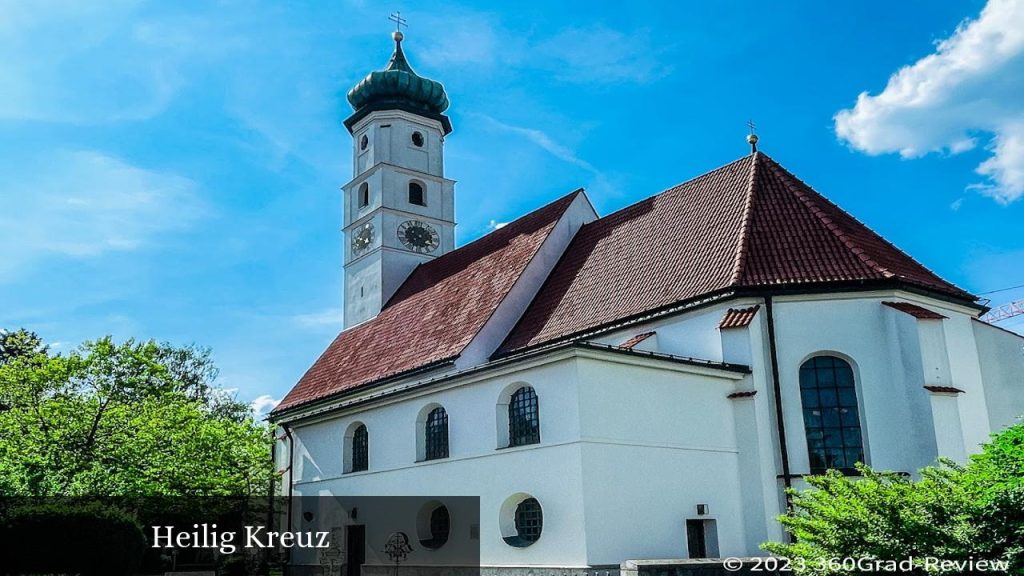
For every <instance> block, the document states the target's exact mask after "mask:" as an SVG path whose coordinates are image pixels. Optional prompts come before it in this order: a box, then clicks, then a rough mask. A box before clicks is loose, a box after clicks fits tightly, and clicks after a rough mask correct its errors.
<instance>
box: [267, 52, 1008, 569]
mask: <svg viewBox="0 0 1024 576" xmlns="http://www.w3.org/2000/svg"><path fill="white" fill-rule="evenodd" d="M394 40H395V49H394V54H393V56H392V57H391V60H390V61H389V62H388V64H387V66H386V68H385V69H384V70H380V71H374V72H371V73H370V74H369V75H368V76H366V78H365V79H363V80H362V81H361V82H359V83H358V84H357V85H356V86H355V87H354V88H352V90H351V91H350V92H349V93H348V101H349V103H350V104H351V105H352V108H353V113H352V115H351V116H350V117H349V118H348V119H347V120H346V121H345V127H346V128H347V129H348V131H349V132H350V133H351V134H352V142H353V151H352V165H353V178H352V180H351V181H350V182H349V183H347V184H345V185H344V187H343V196H342V201H343V202H344V223H343V224H344V237H345V243H344V246H345V248H344V282H345V284H344V330H343V331H342V332H341V333H340V334H339V335H338V336H337V338H336V339H335V340H334V341H333V342H332V343H331V344H330V346H329V347H328V348H327V349H326V351H324V352H323V354H322V355H321V356H320V357H319V359H318V360H317V361H316V362H315V363H314V364H313V366H312V367H310V368H309V370H308V371H307V372H306V373H305V375H304V376H302V378H301V379H300V380H299V382H298V383H297V384H295V386H294V387H293V388H292V390H291V391H290V392H289V393H288V395H287V396H286V397H285V398H284V399H283V401H282V402H281V403H280V405H278V406H277V408H276V409H275V410H274V411H273V413H272V415H271V419H272V420H273V421H274V422H275V423H276V424H278V425H279V426H280V427H281V428H280V429H281V430H282V431H283V432H282V433H281V435H280V440H279V442H278V446H277V448H276V459H277V465H278V468H279V470H281V471H282V477H283V478H284V484H285V486H284V489H283V490H284V493H285V494H287V495H289V496H291V495H296V496H300V495H301V496H316V495H344V496H431V497H435V498H436V499H434V500H431V501H430V503H429V506H428V507H429V509H424V510H423V511H421V512H422V513H421V519H420V521H419V522H418V523H417V530H418V531H419V540H417V539H416V538H413V539H412V542H413V548H414V549H415V548H418V550H416V551H414V553H413V554H414V556H412V557H411V560H410V562H411V564H412V565H429V564H432V563H433V562H432V561H431V559H430V558H431V554H437V553H440V552H441V551H443V549H444V546H443V542H444V540H445V539H446V538H447V535H448V533H449V532H452V533H455V532H457V533H459V534H462V533H466V534H471V535H472V538H474V539H475V540H478V541H479V548H480V562H481V564H482V566H483V567H484V570H485V573H487V574H503V573H508V574H513V573H514V574H524V575H525V574H528V573H530V571H532V570H538V571H537V572H536V573H537V574H547V573H548V572H549V571H550V572H551V573H558V574H563V575H564V574H573V575H576V574H579V575H583V574H586V573H588V572H592V573H595V574H597V573H599V572H604V573H606V574H608V573H610V574H615V573H618V572H619V570H620V566H623V565H624V564H623V563H626V562H628V561H631V560H644V559H700V558H719V557H730V556H735V557H750V556H761V555H764V552H763V551H762V550H761V549H760V547H759V545H760V544H761V543H762V542H765V541H768V540H781V539H783V538H784V537H785V535H784V533H783V530H782V528H781V526H780V524H779V523H778V522H777V520H776V517H777V516H778V515H779V514H781V513H783V512H784V510H785V507H786V498H785V490H786V489H787V488H790V487H792V488H798V489H799V488H803V487H805V486H806V484H805V482H804V481H803V478H804V477H805V476H808V475H813V474H820V473H822V472H824V471H825V470H829V469H835V470H840V471H842V472H843V473H846V474H851V475H855V474H856V473H857V471H856V469H855V467H854V465H855V463H858V462H863V463H866V464H868V465H870V466H872V467H875V468H878V469H883V470H893V471H898V472H904V473H907V474H911V475H913V474H915V471H917V470H919V469H920V468H922V467H924V466H928V465H930V464H933V463H934V462H935V461H936V459H937V458H938V457H948V458H952V459H953V460H958V461H964V460H965V459H966V458H967V457H968V455H969V454H971V453H972V452H975V451H977V450H978V446H979V444H981V443H983V442H985V441H986V440H987V439H988V437H989V434H990V433H992V432H994V431H998V430H999V429H1001V428H1003V427H1005V426H1007V425H1009V424H1011V423H1012V422H1014V420H1015V419H1016V418H1017V417H1019V416H1021V415H1022V414H1024V354H1022V346H1024V338H1021V337H1020V336H1018V335H1016V334H1013V333H1011V332H1008V331H1005V330H1002V329H1000V328H998V327H995V326H993V325H990V324H986V323H984V322H982V321H981V320H979V316H980V315H981V314H982V313H983V312H984V311H985V310H986V309H985V307H984V306H983V305H981V304H980V303H979V301H978V298H977V297H976V296H974V295H972V294H970V293H969V292H967V291H965V290H963V289H962V288H959V287H957V286H955V285H954V284H952V283H950V282H948V281H946V280H944V279H942V278H940V277H939V276H937V275H936V274H934V273H933V272H931V271H930V270H929V269H928V268H927V267H926V266H925V265H923V264H922V263H920V262H918V261H916V260H915V259H914V258H912V257H911V256H909V255H908V254H906V253H904V252H902V251H901V250H900V249H899V248H897V247H896V246H894V245H893V244H891V243H889V242H888V241H886V240H885V239H884V238H882V237H881V236H879V235H878V234H876V233H875V232H873V231H872V230H870V229H869V228H868V227H867V226H865V225H864V224H863V223H861V222H860V221H858V220H857V219H856V218H855V217H853V216H851V215H850V214H848V213H846V212H845V211H843V210H842V209H841V208H840V207H838V206H837V205H835V204H833V203H832V202H830V201H829V200H828V199H826V198H825V197H824V196H823V195H821V194H820V193H819V192H817V191H815V190H814V189H813V188H812V187H811V186H810V185H809V184H807V183H805V182H803V181H801V180H800V179H799V178H798V177H796V176H795V175H793V174H792V173H790V172H789V171H788V170H786V168H784V167H783V166H781V165H780V164H779V163H778V162H776V161H775V160H773V159H772V158H771V157H769V156H768V155H766V154H764V153H762V152H760V151H757V147H756V137H752V138H751V145H752V148H753V151H752V153H750V154H749V155H746V156H743V157H741V158H738V159H735V160H732V161H731V162H728V163H725V164H724V165H722V166H720V167H718V168H715V169H713V170H711V171H709V172H705V173H703V174H700V175H696V174H698V173H699V172H700V171H699V170H695V171H694V173H692V174H680V175H679V177H680V179H683V178H689V179H688V180H686V181H684V182H682V183H681V184H679V185H677V186H674V187H672V188H670V189H668V190H665V191H663V192H660V193H657V194H654V195H652V196H650V197H649V198H647V199H645V200H642V201H640V202H637V203H636V204H633V205H631V206H628V207H626V208H623V209H621V210H619V211H617V212H614V213H611V214H607V215H600V214H598V213H597V212H596V210H595V209H594V207H593V205H592V204H591V201H590V199H589V198H588V196H587V193H586V192H585V191H583V190H576V191H574V192H572V193H569V194H567V195H565V196H563V197H561V198H559V199H557V200H555V201H554V202H552V203H550V204H548V205H546V206H539V207H537V208H536V209H535V210H534V211H532V212H530V213H528V214H525V215H523V216H522V217H520V218H519V219H517V220H515V221H512V222H510V223H509V224H508V225H506V226H504V227H502V228H500V229H497V230H494V231H492V232H490V233H489V234H487V235H485V236H483V237H481V238H478V239H477V240H474V241H472V242H470V243H468V244H465V245H463V246H460V247H456V246H455V185H454V182H453V180H450V179H449V178H447V177H446V175H445V169H444V145H445V139H446V138H447V137H448V136H449V135H450V133H451V132H452V125H451V122H450V120H449V118H448V117H447V116H446V115H445V111H446V110H447V108H448V105H449V102H448V97H447V95H446V93H445V90H444V87H443V86H442V84H440V83H439V82H437V81H434V80H430V79H427V78H424V77H422V76H419V75H418V74H416V72H414V71H413V69H412V67H411V66H410V64H409V62H408V60H407V59H406V56H405V53H404V52H403V48H402V40H403V36H402V33H401V32H396V33H395V34H394ZM723 160H724V159H723ZM652 192H653V191H652ZM446 496H448V497H457V496H475V497H479V506H480V510H479V518H478V519H473V520H472V521H471V522H470V520H468V519H467V518H466V517H462V518H460V514H459V513H458V511H457V510H454V509H449V507H447V506H446V505H445V501H444V498H445V497H446ZM300 521H301V519H300ZM357 525H358V522H357V521H354V522H353V524H352V526H349V527H348V530H349V538H348V539H347V546H348V547H349V550H348V554H349V558H350V560H349V562H348V567H347V568H346V570H347V571H346V574H348V575H350V576H356V575H358V574H360V569H361V568H362V567H361V566H360V565H359V562H361V560H357V559H359V558H363V557H364V555H363V554H362V550H360V548H366V549H374V550H376V549H379V548H381V547H382V546H384V543H383V542H375V541H371V540H372V539H371V540H367V539H366V538H365V536H362V535H360V534H361V532H360V529H359V528H358V527H357ZM439 542H440V543H442V545H440V546H437V547H431V545H429V544H428V543H435V544H436V543H439ZM418 543H423V545H420V546H417V544H418ZM367 568H368V567H367ZM549 569H550V570H549Z"/></svg>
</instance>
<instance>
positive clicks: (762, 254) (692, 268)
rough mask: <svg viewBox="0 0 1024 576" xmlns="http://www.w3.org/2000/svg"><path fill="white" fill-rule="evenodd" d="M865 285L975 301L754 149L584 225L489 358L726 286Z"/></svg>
mask: <svg viewBox="0 0 1024 576" xmlns="http://www.w3.org/2000/svg"><path fill="white" fill-rule="evenodd" d="M865 281H866V282H878V283H882V282H892V283H902V284H909V285H913V286H916V287H919V288H923V289H925V290H930V291H933V292H938V293H941V294H945V295H947V296H950V297H953V298H956V299H960V300H964V301H966V302H970V301H973V300H974V297H973V296H971V295H970V294H968V293H967V292H965V291H963V290H961V289H960V288H957V287H956V286H954V285H952V284H950V283H948V282H946V281H944V280H942V279H941V278H939V277H938V276H936V275H935V274H933V273H932V272H931V271H929V270H928V269H926V268H925V267H924V266H922V265H920V264H919V263H917V262H916V261H915V260H913V259H912V258H911V257H910V256H908V255H906V254H905V253H903V252H901V251H900V250H899V249H898V248H896V247H895V246H893V245H892V244H890V243H889V242H888V241H886V240H885V239H883V238H882V237H881V236H879V235H878V234H876V233H874V232H873V231H871V230H870V229H869V228H868V227H867V226H865V225H864V224H862V223H861V222H859V221H858V220H856V219H855V218H853V217H852V216H850V215H849V214H847V213H846V212H844V211H843V210H842V209H840V208H839V207H838V206H836V205H835V204H833V203H831V202H829V201H828V200H826V199H825V198H824V197H822V196H821V195H820V194H818V193H817V192H815V191H814V190H812V189H811V188H810V187H809V186H807V185H806V184H804V183H803V182H802V181H800V180H799V179H798V178H796V177H795V176H793V175H792V174H790V173H789V172H788V171H786V170H785V169H784V168H782V167H781V166H780V165H779V164H778V163H776V162H775V161H774V160H772V159H771V158H769V157H768V156H766V155H764V154H763V153H754V154H751V155H750V156H746V157H744V158H740V159H739V160H736V161H734V162H731V163H729V164H726V165H725V166H722V167H721V168H718V169H716V170H713V171H711V172H708V173H707V174H704V175H702V176H699V177H697V178H695V179H693V180H690V181H688V182H684V183H683V184H680V185H678V186H675V187H673V188H670V189H669V190H667V191H665V192H663V193H661V194H659V195H657V196H654V197H651V198H648V199H646V200H643V201H641V202H638V203H636V204H633V205H632V206H628V207H626V208H624V209H622V210H619V211H618V212H615V213H613V214H610V215H608V216H606V217H604V218H601V219H600V220H597V221H594V222H591V223H589V224H587V225H585V226H583V228H581V229H580V231H579V232H578V233H577V235H576V237H575V238H574V240H573V242H572V243H571V244H570V246H569V248H568V249H567V250H566V253H565V254H564V256H563V257H562V260H561V261H560V262H559V264H558V265H557V266H556V267H555V269H554V270H553V271H552V273H551V275H550V276H549V277H548V280H547V282H546V284H545V286H544V287H543V288H542V289H541V291H540V293H539V294H538V295H537V298H535V299H534V301H533V303H532V304H531V305H530V307H529V308H528V309H527V311H526V312H525V313H524V314H523V317H522V319H521V320H520V322H519V324H518V325H517V326H516V328H515V329H514V330H513V331H512V333H511V334H510V335H509V337H508V338H507V339H506V341H505V343H504V344H503V345H502V347H501V348H500V349H499V351H498V354H499V355H501V354H507V353H510V352H512V351H514V350H517V349H520V348H524V347H530V346H535V345H540V344H543V343H546V342H550V341H554V340H558V339H561V338H571V337H574V335H577V334H581V333H584V332H586V331H588V330H592V329H594V328H596V327H598V326H602V325H606V324H609V323H612V322H616V321H618V320H621V319H624V318H628V317H631V316H636V315H640V314H644V313H646V312H649V311H652V310H655V309H658V308H663V307H666V306H670V305H673V304H677V303H680V302H684V301H689V300H693V299H696V298H698V297H704V296H707V295H710V294H714V293H718V292H723V291H727V290H732V289H743V288H747V289H764V288H769V289H770V288H780V287H795V286H815V287H827V286H830V285H831V286H834V285H836V284H848V283H853V282H865Z"/></svg>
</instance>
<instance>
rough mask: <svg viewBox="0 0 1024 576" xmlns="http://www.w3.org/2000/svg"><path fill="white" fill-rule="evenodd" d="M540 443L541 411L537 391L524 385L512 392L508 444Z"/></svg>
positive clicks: (509, 405)
mask: <svg viewBox="0 0 1024 576" xmlns="http://www.w3.org/2000/svg"><path fill="white" fill-rule="evenodd" d="M539 443H540V412H539V409H538V406H537V392H536V391H534V389H533V387H532V386H523V387H522V388H520V389H518V390H516V391H515V393H514V394H512V399H511V400H510V401H509V403H508V445H509V446H526V445H527V444H539Z"/></svg>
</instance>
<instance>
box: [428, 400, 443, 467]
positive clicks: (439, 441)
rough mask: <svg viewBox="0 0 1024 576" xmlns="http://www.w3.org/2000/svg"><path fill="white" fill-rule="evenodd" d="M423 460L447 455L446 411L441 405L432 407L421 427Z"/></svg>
mask: <svg viewBox="0 0 1024 576" xmlns="http://www.w3.org/2000/svg"><path fill="white" fill-rule="evenodd" d="M423 433H424V450H425V453H424V460H437V459H439V458H447V457H448V412H446V411H445V409H444V408H443V407H441V406H438V407H437V408H434V409H433V410H431V411H430V414H428V415H427V420H426V422H425V424H424V427H423Z"/></svg>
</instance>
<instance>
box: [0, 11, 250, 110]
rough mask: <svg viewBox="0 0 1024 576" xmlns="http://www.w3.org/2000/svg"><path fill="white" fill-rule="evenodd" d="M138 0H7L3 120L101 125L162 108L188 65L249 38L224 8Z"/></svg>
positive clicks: (2, 41)
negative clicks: (169, 8)
mask: <svg viewBox="0 0 1024 576" xmlns="http://www.w3.org/2000/svg"><path fill="white" fill-rule="evenodd" d="M139 4H140V2H138V1H136V0H105V1H104V2H80V1H77V0H40V1H32V2H25V1H22V0H0V53H2V54H5V55H6V56H7V57H5V58H3V59H2V60H0V86H3V90H2V91H0V119H7V120H18V121H36V122H59V123H70V124H82V125H96V124H104V123H110V122H122V121H139V120H146V119H149V118H152V117H154V116H156V115H158V114H160V113H161V112H162V111H163V110H165V109H166V108H167V107H168V105H169V104H170V103H171V101H172V100H173V98H174V97H175V95H176V94H177V93H178V92H179V91H180V90H181V89H182V87H183V86H185V85H186V83H187V81H186V76H187V72H188V70H187V69H188V68H190V67H194V66H196V65H201V64H205V63H208V62H210V61H213V60H216V59H218V58H221V57H222V56H224V55H225V54H226V53H229V52H230V51H233V50H236V49H238V48H240V47H242V46H244V44H245V42H244V40H243V39H240V35H238V34H233V33H231V32H230V31H229V30H227V29H225V26H226V25H225V24H224V22H226V21H228V18H226V17H224V16H220V17H219V18H218V17H214V18H210V19H205V20H204V19H201V18H196V17H191V16H185V17H181V16H168V15H166V14H165V15H162V16H160V17H154V16H152V15H151V14H150V13H152V12H159V10H152V9H149V10H141V9H139Z"/></svg>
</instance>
